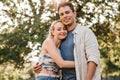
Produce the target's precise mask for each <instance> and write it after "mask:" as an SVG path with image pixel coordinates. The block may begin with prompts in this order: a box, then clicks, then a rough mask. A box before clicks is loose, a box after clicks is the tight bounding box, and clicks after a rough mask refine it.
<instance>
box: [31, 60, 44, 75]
mask: <svg viewBox="0 0 120 80" xmlns="http://www.w3.org/2000/svg"><path fill="white" fill-rule="evenodd" d="M41 70H42V66H40V64H39V63H38V62H37V63H36V64H35V65H34V67H33V71H34V72H35V73H37V74H39V73H40V72H41Z"/></svg>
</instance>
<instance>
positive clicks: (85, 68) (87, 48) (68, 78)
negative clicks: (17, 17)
mask: <svg viewBox="0 0 120 80" xmlns="http://www.w3.org/2000/svg"><path fill="white" fill-rule="evenodd" d="M58 13H59V16H60V20H61V21H62V23H63V24H64V25H66V26H67V29H68V36H67V38H66V39H65V40H64V41H63V42H62V44H61V46H60V50H61V56H62V57H63V59H64V60H72V61H75V68H71V69H66V68H64V69H62V80H100V63H99V60H100V53H99V50H98V43H97V39H96V37H95V35H94V33H93V32H92V31H91V30H90V29H88V28H86V27H82V26H80V25H79V24H77V23H76V19H75V18H76V11H75V10H74V6H73V5H72V4H71V3H69V2H64V3H61V4H59V6H58ZM34 71H35V72H39V71H38V70H37V68H35V67H34Z"/></svg>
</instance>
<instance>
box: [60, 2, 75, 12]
mask: <svg viewBox="0 0 120 80" xmlns="http://www.w3.org/2000/svg"><path fill="white" fill-rule="evenodd" d="M65 6H68V7H70V9H71V10H72V11H73V12H74V11H75V9H74V6H73V4H72V3H70V2H62V3H60V4H59V5H58V12H59V9H60V8H61V7H65Z"/></svg>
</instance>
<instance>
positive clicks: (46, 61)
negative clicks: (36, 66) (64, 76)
mask: <svg viewBox="0 0 120 80" xmlns="http://www.w3.org/2000/svg"><path fill="white" fill-rule="evenodd" d="M39 61H40V64H41V66H42V67H43V68H45V69H47V70H51V71H54V72H58V71H59V67H58V66H57V64H56V63H55V62H54V61H53V59H52V58H51V56H50V55H49V54H41V56H40V58H39Z"/></svg>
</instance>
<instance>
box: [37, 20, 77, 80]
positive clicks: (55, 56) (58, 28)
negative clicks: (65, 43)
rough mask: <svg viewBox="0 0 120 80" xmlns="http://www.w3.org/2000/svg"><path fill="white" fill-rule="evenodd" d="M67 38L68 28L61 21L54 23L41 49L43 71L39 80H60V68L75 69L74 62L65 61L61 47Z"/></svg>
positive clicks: (39, 75) (38, 77)
mask: <svg viewBox="0 0 120 80" xmlns="http://www.w3.org/2000/svg"><path fill="white" fill-rule="evenodd" d="M66 36H67V30H66V27H65V26H64V25H63V24H62V23H61V22H60V21H54V22H53V23H52V25H51V27H50V29H49V35H48V37H47V38H46V39H45V41H44V42H43V44H42V48H41V52H42V53H41V58H40V63H41V66H42V67H43V69H42V70H41V72H40V73H39V74H38V76H37V80H59V75H58V72H59V68H74V67H75V64H74V61H66V60H63V59H62V57H61V55H60V51H59V45H60V43H61V41H62V40H63V39H65V37H66Z"/></svg>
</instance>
